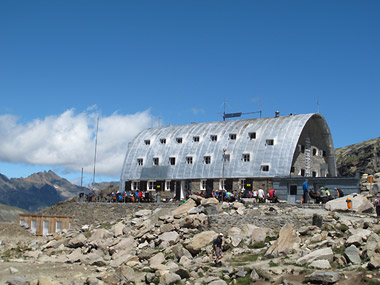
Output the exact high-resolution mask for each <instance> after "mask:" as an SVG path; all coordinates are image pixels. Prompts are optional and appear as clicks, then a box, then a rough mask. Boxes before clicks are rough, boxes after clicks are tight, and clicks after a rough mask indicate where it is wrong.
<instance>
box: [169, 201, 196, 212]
mask: <svg viewBox="0 0 380 285" xmlns="http://www.w3.org/2000/svg"><path fill="white" fill-rule="evenodd" d="M196 206H197V203H195V201H194V200H193V199H189V200H187V201H186V203H183V204H182V205H181V206H179V207H178V208H177V209H175V210H173V212H172V214H173V216H182V215H184V214H187V213H188V212H189V211H190V210H192V209H193V208H195V207H196Z"/></svg>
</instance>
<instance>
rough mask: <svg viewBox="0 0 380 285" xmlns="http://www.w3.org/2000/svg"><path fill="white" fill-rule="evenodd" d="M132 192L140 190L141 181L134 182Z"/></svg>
mask: <svg viewBox="0 0 380 285" xmlns="http://www.w3.org/2000/svg"><path fill="white" fill-rule="evenodd" d="M132 190H133V191H136V190H140V181H133V182H132Z"/></svg>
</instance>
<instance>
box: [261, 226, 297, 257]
mask: <svg viewBox="0 0 380 285" xmlns="http://www.w3.org/2000/svg"><path fill="white" fill-rule="evenodd" d="M300 242H301V239H300V238H299V236H298V235H297V232H296V231H295V230H294V227H293V225H291V224H286V225H285V226H283V227H282V228H281V230H280V235H279V238H278V239H277V240H276V241H275V242H274V243H273V244H272V246H271V247H270V248H269V249H268V251H267V252H266V254H265V255H266V256H269V257H278V256H280V255H287V254H289V253H292V252H294V251H296V250H297V249H298V248H299V245H300Z"/></svg>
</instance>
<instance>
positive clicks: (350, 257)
mask: <svg viewBox="0 0 380 285" xmlns="http://www.w3.org/2000/svg"><path fill="white" fill-rule="evenodd" d="M344 256H345V257H346V259H347V262H350V263H352V264H360V263H361V260H360V251H359V250H358V249H357V247H356V246H354V245H351V246H349V247H347V248H346V249H345V250H344Z"/></svg>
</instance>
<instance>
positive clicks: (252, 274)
mask: <svg viewBox="0 0 380 285" xmlns="http://www.w3.org/2000/svg"><path fill="white" fill-rule="evenodd" d="M249 277H250V278H251V279H252V281H257V280H259V279H260V276H259V274H257V272H256V270H255V269H252V272H251V274H250V275H249Z"/></svg>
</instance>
